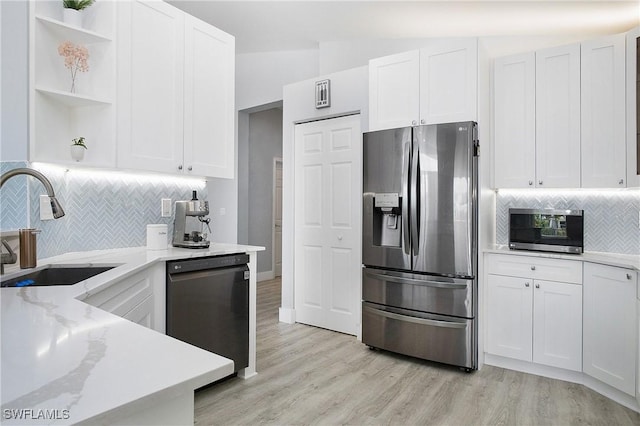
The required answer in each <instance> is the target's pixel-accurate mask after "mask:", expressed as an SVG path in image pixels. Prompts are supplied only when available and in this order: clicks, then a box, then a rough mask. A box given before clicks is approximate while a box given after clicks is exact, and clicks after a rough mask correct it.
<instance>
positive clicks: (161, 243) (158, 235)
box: [147, 223, 169, 250]
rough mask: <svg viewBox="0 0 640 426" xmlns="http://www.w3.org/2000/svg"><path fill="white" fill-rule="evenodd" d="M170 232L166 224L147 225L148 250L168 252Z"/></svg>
mask: <svg viewBox="0 0 640 426" xmlns="http://www.w3.org/2000/svg"><path fill="white" fill-rule="evenodd" d="M168 232H169V231H168V228H167V225H166V224H162V223H152V224H149V225H147V249H148V250H166V249H167V244H168V240H167V234H168Z"/></svg>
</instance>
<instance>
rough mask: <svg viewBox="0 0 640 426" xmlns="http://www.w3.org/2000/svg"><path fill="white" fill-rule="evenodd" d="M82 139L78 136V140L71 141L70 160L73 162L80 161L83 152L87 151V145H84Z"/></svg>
mask: <svg viewBox="0 0 640 426" xmlns="http://www.w3.org/2000/svg"><path fill="white" fill-rule="evenodd" d="M84 141H85V139H84V137H82V136H80V137H79V138H76V139H73V140H72V142H73V143H72V144H71V158H73V159H74V160H75V161H80V160H82V159H83V158H84V152H85V150H86V149H87V145H85V142H84Z"/></svg>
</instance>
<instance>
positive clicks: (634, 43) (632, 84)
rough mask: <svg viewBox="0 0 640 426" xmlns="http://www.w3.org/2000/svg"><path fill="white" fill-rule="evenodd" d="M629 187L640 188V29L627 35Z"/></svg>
mask: <svg viewBox="0 0 640 426" xmlns="http://www.w3.org/2000/svg"><path fill="white" fill-rule="evenodd" d="M626 44H627V55H626V63H627V78H626V84H627V137H626V139H627V186H628V187H640V108H639V107H638V102H639V99H638V98H639V97H640V27H637V28H634V29H633V30H631V31H629V32H628V33H627V43H626Z"/></svg>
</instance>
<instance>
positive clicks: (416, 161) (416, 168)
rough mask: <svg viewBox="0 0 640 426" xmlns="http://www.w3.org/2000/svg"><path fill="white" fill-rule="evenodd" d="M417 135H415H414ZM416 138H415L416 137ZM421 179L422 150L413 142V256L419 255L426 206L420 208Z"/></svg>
mask: <svg viewBox="0 0 640 426" xmlns="http://www.w3.org/2000/svg"><path fill="white" fill-rule="evenodd" d="M414 135H415V134H414ZM414 138H415V136H414ZM419 179H420V150H419V149H418V142H417V141H416V140H414V141H413V153H412V155H411V179H410V182H411V195H410V199H411V212H410V216H411V242H412V244H411V247H412V249H413V255H414V256H417V255H418V249H419V244H418V241H419V240H418V236H419V234H420V230H419V229H418V228H419V224H420V217H419V214H420V208H424V206H420V205H419V204H420V198H419V196H420V194H419V193H418V191H419V186H418V180H419Z"/></svg>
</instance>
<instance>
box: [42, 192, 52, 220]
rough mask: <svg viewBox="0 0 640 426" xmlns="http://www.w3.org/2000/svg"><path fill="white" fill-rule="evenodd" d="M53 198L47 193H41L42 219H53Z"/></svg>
mask: <svg viewBox="0 0 640 426" xmlns="http://www.w3.org/2000/svg"><path fill="white" fill-rule="evenodd" d="M52 219H53V211H52V210H51V199H50V198H49V196H48V195H46V194H40V220H52Z"/></svg>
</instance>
